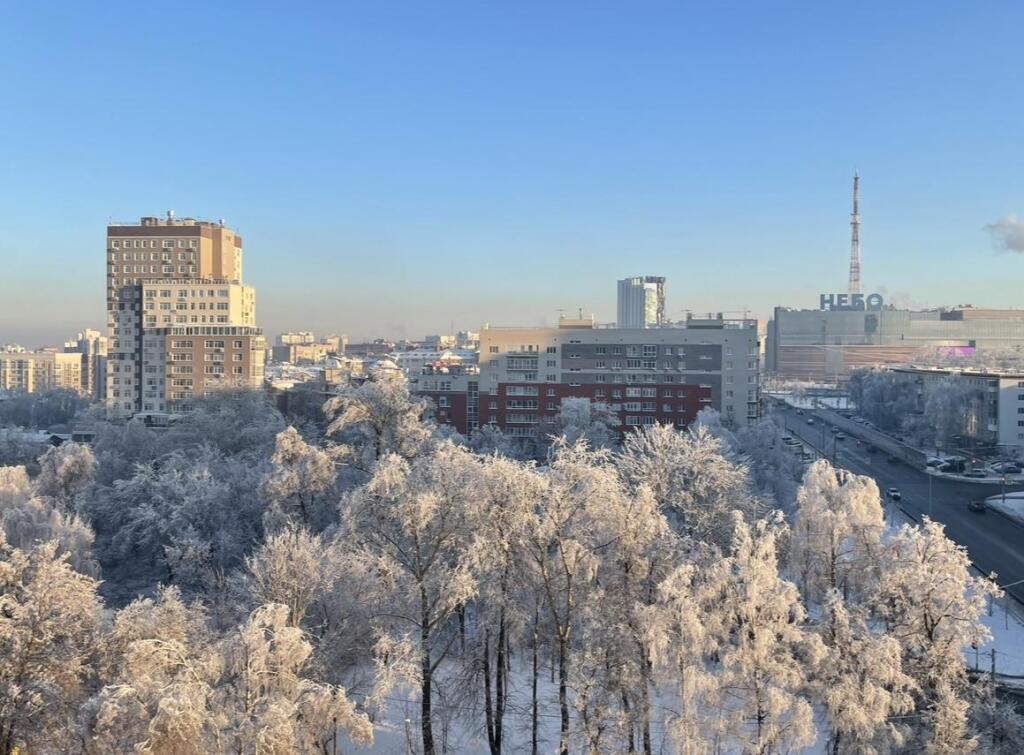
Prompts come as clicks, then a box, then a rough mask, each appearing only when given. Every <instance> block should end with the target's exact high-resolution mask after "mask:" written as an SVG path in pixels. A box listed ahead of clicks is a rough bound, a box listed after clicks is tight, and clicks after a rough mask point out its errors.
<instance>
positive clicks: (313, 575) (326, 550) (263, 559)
mask: <svg viewBox="0 0 1024 755" xmlns="http://www.w3.org/2000/svg"><path fill="white" fill-rule="evenodd" d="M334 555H335V554H334V549H333V548H332V547H331V546H330V545H329V544H328V543H327V542H325V540H324V538H323V537H322V536H320V535H313V534H310V533H309V531H308V530H304V529H301V528H299V527H297V526H295V525H288V526H286V527H285V528H283V529H282V530H280V531H279V532H276V533H273V534H271V535H269V536H268V537H267V541H266V542H265V543H264V544H263V545H262V546H261V547H260V548H259V550H257V551H256V552H255V553H253V554H252V555H251V556H249V557H248V558H247V559H246V566H247V567H248V570H249V574H250V576H251V582H252V586H251V592H252V594H253V597H254V598H255V599H256V603H257V604H264V603H280V604H282V605H285V606H288V621H289V622H290V623H291V625H292V626H296V627H298V626H302V620H303V619H304V618H305V616H306V612H307V611H308V610H309V608H310V606H311V605H312V604H313V603H314V601H316V600H317V599H318V598H320V597H321V596H322V595H323V594H324V592H325V591H326V590H327V587H328V583H329V581H330V579H331V577H332V573H333V569H332V567H333V565H334V564H333V562H334Z"/></svg>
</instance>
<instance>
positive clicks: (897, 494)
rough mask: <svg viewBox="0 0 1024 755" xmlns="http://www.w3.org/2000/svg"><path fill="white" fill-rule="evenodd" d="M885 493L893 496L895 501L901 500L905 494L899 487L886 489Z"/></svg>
mask: <svg viewBox="0 0 1024 755" xmlns="http://www.w3.org/2000/svg"><path fill="white" fill-rule="evenodd" d="M885 494H886V495H887V496H889V497H890V498H892V499H893V500H894V501H899V500H901V499H902V498H903V494H902V493H901V492H900V489H899V488H889V489H888V490H886V491H885Z"/></svg>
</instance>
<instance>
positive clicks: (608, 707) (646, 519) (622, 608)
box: [570, 479, 683, 754]
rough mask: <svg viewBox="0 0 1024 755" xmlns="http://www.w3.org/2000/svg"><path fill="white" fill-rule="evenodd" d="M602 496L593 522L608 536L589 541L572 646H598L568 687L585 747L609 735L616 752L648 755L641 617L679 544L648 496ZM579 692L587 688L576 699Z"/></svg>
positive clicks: (643, 492)
mask: <svg viewBox="0 0 1024 755" xmlns="http://www.w3.org/2000/svg"><path fill="white" fill-rule="evenodd" d="M609 483H610V485H611V490H610V491H609V493H610V494H608V495H603V496H600V497H596V498H595V504H599V507H597V506H594V507H592V513H591V516H593V517H594V518H595V519H596V520H597V522H598V523H599V525H600V529H599V532H604V533H613V535H612V537H610V538H609V539H608V540H607V541H606V542H604V543H601V542H597V543H595V546H594V551H595V553H596V555H597V559H598V564H597V576H596V581H597V584H598V586H599V587H598V591H597V592H596V593H595V595H594V597H593V598H592V599H591V600H589V601H588V602H587V606H586V608H587V610H586V611H585V612H584V621H583V630H582V633H581V635H582V636H581V639H580V645H581V646H582V647H583V648H587V649H592V648H599V649H600V652H598V653H594V652H589V653H584V655H583V656H582V657H581V658H580V660H579V662H578V663H577V664H576V666H575V668H574V669H573V671H574V673H573V676H572V677H571V679H570V681H571V682H572V686H573V688H574V690H576V693H577V700H576V708H577V710H578V711H579V713H580V715H581V716H582V717H584V719H585V723H586V728H587V730H588V736H589V738H590V740H591V743H592V744H594V743H595V742H596V734H597V733H598V732H600V731H602V730H608V731H613V732H615V734H614V735H613V736H615V738H616V739H617V740H618V739H619V738H620V737H621V734H625V741H617V742H616V745H617V746H618V747H619V748H624V749H627V750H629V749H634V748H636V746H637V745H638V744H639V746H640V750H641V751H642V752H644V753H648V754H649V753H651V752H652V749H653V742H652V737H651V703H650V699H651V674H650V664H651V661H650V648H649V647H648V644H647V634H646V630H645V613H646V611H647V609H648V608H649V607H650V606H651V605H653V604H654V602H655V600H656V596H657V585H658V583H659V582H661V581H662V580H663V579H664V578H665V576H666V575H667V574H668V573H669V571H670V570H671V569H672V568H673V567H674V566H675V565H676V564H677V563H678V561H679V558H680V556H681V554H682V551H683V544H682V543H681V542H680V541H679V538H678V537H677V536H676V535H675V533H674V532H673V530H672V528H671V527H670V526H669V523H668V520H667V519H666V517H665V515H664V513H663V512H662V511H661V509H660V507H659V506H658V502H657V500H656V499H655V498H654V496H653V495H652V494H651V492H650V490H649V489H648V488H647V487H645V486H642V487H640V488H639V489H637V490H629V489H628V487H627V486H626V485H625V484H624V483H622V482H621V481H619V480H617V479H613V480H609ZM580 689H587V690H591V692H590V693H589V694H588V695H587V696H586V698H585V699H582V698H581V697H580V695H579V690H580ZM620 732H621V733H620Z"/></svg>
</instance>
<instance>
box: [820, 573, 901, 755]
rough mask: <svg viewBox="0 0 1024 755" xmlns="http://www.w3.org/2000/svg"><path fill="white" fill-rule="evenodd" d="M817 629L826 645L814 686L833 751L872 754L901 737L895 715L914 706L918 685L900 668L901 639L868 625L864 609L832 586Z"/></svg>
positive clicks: (886, 747)
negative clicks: (824, 713)
mask: <svg viewBox="0 0 1024 755" xmlns="http://www.w3.org/2000/svg"><path fill="white" fill-rule="evenodd" d="M819 632H820V634H821V637H822V640H823V641H824V643H825V647H826V656H825V660H824V662H823V663H822V664H821V665H820V667H819V670H818V673H817V674H816V675H815V680H814V681H815V687H816V688H817V689H818V695H819V697H820V699H821V700H822V703H823V704H824V706H825V710H826V711H828V719H829V737H828V748H829V752H831V753H832V754H833V755H839V753H850V754H851V755H853V754H854V753H857V754H858V755H859V754H861V753H864V754H865V755H873V754H874V753H883V752H888V751H889V750H890V748H891V747H892V746H894V745H895V746H899V745H900V744H901V743H902V736H903V735H902V729H903V728H905V727H900V726H897V725H896V724H895V723H894V722H893V720H892V717H893V716H899V715H901V714H904V713H908V712H910V711H912V710H913V709H914V698H913V695H912V693H913V692H914V691H915V690H916V688H917V685H916V684H915V683H914V680H913V679H911V678H910V676H908V675H907V674H906V673H905V672H904V671H903V662H902V655H901V648H900V644H899V642H898V641H897V640H896V639H895V638H894V637H891V636H889V635H887V634H884V633H881V632H878V631H874V630H872V628H871V627H870V626H869V622H868V617H867V614H866V611H864V609H862V608H860V607H853V608H851V607H850V606H849V605H847V604H846V602H845V601H844V600H843V597H842V595H841V594H840V593H839V591H838V590H836V589H831V590H830V591H829V592H828V594H827V595H826V596H825V601H824V604H823V606H822V616H821V619H820V621H819Z"/></svg>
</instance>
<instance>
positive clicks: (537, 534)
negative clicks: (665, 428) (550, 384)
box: [524, 440, 621, 754]
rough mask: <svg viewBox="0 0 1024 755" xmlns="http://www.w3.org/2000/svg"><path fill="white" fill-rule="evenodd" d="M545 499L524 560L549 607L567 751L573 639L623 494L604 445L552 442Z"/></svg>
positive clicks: (592, 594)
mask: <svg viewBox="0 0 1024 755" xmlns="http://www.w3.org/2000/svg"><path fill="white" fill-rule="evenodd" d="M547 478H548V479H547V483H548V488H547V491H546V493H545V496H544V500H543V503H542V505H541V506H540V507H539V508H538V509H537V510H536V511H534V512H533V517H532V519H533V521H531V522H530V523H529V526H528V528H527V536H526V537H525V538H524V550H525V562H526V564H527V565H528V567H529V569H530V572H531V576H532V579H533V583H534V585H535V589H536V590H537V593H538V594H539V595H540V597H541V600H542V601H543V603H544V606H545V608H546V609H547V613H548V619H549V621H550V623H551V630H552V633H553V635H554V638H553V642H552V644H553V646H554V648H555V650H556V660H557V663H558V702H559V714H560V727H559V734H560V742H559V752H560V753H563V754H564V753H568V751H569V746H570V743H569V730H570V700H569V680H570V675H571V673H572V669H573V656H574V650H575V647H574V644H575V643H576V641H577V637H576V635H577V632H578V631H579V630H580V629H581V628H582V626H583V612H584V607H585V606H587V605H591V606H593V605H594V603H593V602H591V601H593V600H594V599H595V598H596V592H595V591H596V588H597V583H596V576H597V568H598V557H597V555H596V552H595V551H596V549H597V548H599V547H602V546H604V545H606V544H608V543H609V542H611V541H612V540H614V538H615V537H616V536H617V533H616V532H614V531H613V529H612V528H611V526H610V523H611V519H610V518H608V517H605V516H603V515H602V512H604V511H606V510H607V509H609V508H613V507H615V506H617V504H618V501H617V500H615V499H617V498H618V497H619V496H620V495H621V486H620V484H619V477H618V473H617V471H616V469H615V468H614V467H613V466H612V465H611V464H610V462H609V458H608V454H607V452H606V451H592V450H590V448H589V446H588V445H587V443H586V442H585V441H582V440H581V441H579V442H577V443H575V444H573V445H568V444H567V443H565V441H564V440H558V441H556V442H555V445H554V448H553V453H552V462H551V465H550V468H549V471H548V475H547Z"/></svg>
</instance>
